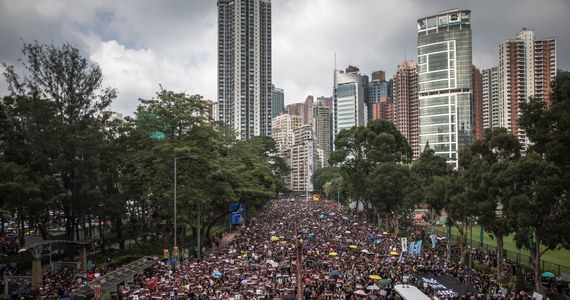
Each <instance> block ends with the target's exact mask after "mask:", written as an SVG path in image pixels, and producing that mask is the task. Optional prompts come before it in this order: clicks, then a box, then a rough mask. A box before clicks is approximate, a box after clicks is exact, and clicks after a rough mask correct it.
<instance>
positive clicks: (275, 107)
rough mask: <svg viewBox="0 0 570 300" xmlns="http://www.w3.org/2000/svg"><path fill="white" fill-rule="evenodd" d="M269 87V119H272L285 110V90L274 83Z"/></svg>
mask: <svg viewBox="0 0 570 300" xmlns="http://www.w3.org/2000/svg"><path fill="white" fill-rule="evenodd" d="M271 87H272V89H271V119H273V118H275V117H277V116H278V115H279V114H280V113H281V112H283V111H284V110H285V91H284V90H283V89H280V88H278V87H275V86H274V85H272V86H271Z"/></svg>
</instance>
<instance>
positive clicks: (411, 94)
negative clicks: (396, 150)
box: [392, 60, 420, 159]
mask: <svg viewBox="0 0 570 300" xmlns="http://www.w3.org/2000/svg"><path fill="white" fill-rule="evenodd" d="M392 80H393V82H394V83H393V88H394V90H393V95H394V124H395V125H396V128H398V130H399V131H400V132H401V133H402V135H404V137H406V139H407V140H408V143H410V145H411V146H412V150H413V152H414V159H415V158H418V157H420V143H419V117H418V115H419V108H418V107H419V102H418V71H417V66H416V64H415V63H414V62H413V61H411V60H405V61H403V62H402V63H401V64H400V65H398V69H397V70H396V73H395V74H394V77H393V78H392Z"/></svg>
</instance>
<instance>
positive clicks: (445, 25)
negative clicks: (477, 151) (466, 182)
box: [417, 9, 473, 168]
mask: <svg viewBox="0 0 570 300" xmlns="http://www.w3.org/2000/svg"><path fill="white" fill-rule="evenodd" d="M470 14H471V11H469V10H459V9H452V10H449V11H443V12H440V13H438V14H436V15H432V16H429V17H425V18H421V19H419V20H418V22H417V24H418V78H419V80H418V83H419V90H418V98H419V101H420V107H419V117H420V124H419V125H420V132H419V135H420V148H421V151H423V149H424V147H425V145H426V143H428V142H429V146H430V147H431V148H432V149H433V150H434V151H435V153H436V155H439V156H442V157H444V158H446V159H447V162H448V163H449V164H451V165H453V166H454V167H455V168H457V167H458V162H459V161H458V158H459V157H458V151H459V150H460V149H461V148H462V147H464V146H466V145H468V144H470V143H471V142H472V139H473V128H472V112H471V97H472V70H471V66H472V39H471V21H470Z"/></svg>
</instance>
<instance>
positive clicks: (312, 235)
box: [307, 232, 315, 238]
mask: <svg viewBox="0 0 570 300" xmlns="http://www.w3.org/2000/svg"><path fill="white" fill-rule="evenodd" d="M307 236H308V237H309V238H314V237H315V234H314V233H312V232H309V234H308V235H307Z"/></svg>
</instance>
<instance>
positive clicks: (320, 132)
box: [312, 101, 332, 166]
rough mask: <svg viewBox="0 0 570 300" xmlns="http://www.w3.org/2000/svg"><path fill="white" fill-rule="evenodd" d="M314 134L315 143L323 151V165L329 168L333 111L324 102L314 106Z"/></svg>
mask: <svg viewBox="0 0 570 300" xmlns="http://www.w3.org/2000/svg"><path fill="white" fill-rule="evenodd" d="M312 123H313V132H314V133H315V141H316V142H317V145H318V146H319V148H320V149H322V150H323V164H324V165H325V166H328V160H329V156H330V153H331V141H332V134H331V127H332V126H331V125H332V122H331V109H330V107H327V106H325V105H324V103H323V101H317V104H316V105H315V106H313V122H312Z"/></svg>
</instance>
